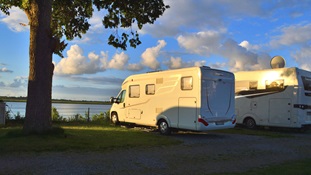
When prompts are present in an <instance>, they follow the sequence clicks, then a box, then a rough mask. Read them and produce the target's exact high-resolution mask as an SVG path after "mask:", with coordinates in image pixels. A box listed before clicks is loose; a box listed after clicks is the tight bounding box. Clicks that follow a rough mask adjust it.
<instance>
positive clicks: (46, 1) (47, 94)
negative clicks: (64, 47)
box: [23, 0, 54, 134]
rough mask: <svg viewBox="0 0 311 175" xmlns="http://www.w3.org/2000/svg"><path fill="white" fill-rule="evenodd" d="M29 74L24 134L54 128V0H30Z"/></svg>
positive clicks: (28, 9)
mask: <svg viewBox="0 0 311 175" xmlns="http://www.w3.org/2000/svg"><path fill="white" fill-rule="evenodd" d="M25 12H26V14H27V16H28V19H29V23H30V46H29V60H30V64H29V77H28V95H27V105H26V116H25V123H24V128H23V130H24V133H26V134H30V133H44V132H46V131H47V130H50V129H51V127H52V122H51V97H52V77H53V70H54V66H53V64H52V54H53V52H52V47H51V45H52V35H51V27H50V21H51V15H52V0H29V6H28V8H27V9H26V10H25Z"/></svg>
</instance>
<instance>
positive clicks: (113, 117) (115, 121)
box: [110, 112, 120, 125]
mask: <svg viewBox="0 0 311 175" xmlns="http://www.w3.org/2000/svg"><path fill="white" fill-rule="evenodd" d="M110 121H111V123H112V124H113V125H119V123H120V122H119V118H118V114H117V113H115V112H114V113H112V114H111V119H110Z"/></svg>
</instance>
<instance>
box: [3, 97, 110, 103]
mask: <svg viewBox="0 0 311 175" xmlns="http://www.w3.org/2000/svg"><path fill="white" fill-rule="evenodd" d="M1 101H4V102H26V101H27V97H7V96H0V102H1ZM52 103H70V104H103V105H110V104H111V103H110V102H109V101H87V100H66V99H52Z"/></svg>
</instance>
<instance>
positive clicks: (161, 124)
mask: <svg viewBox="0 0 311 175" xmlns="http://www.w3.org/2000/svg"><path fill="white" fill-rule="evenodd" d="M158 128H159V131H160V133H161V134H163V135H169V134H170V133H171V129H170V128H169V126H168V124H167V122H166V121H165V120H160V121H159V125H158Z"/></svg>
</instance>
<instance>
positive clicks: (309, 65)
mask: <svg viewBox="0 0 311 175" xmlns="http://www.w3.org/2000/svg"><path fill="white" fill-rule="evenodd" d="M310 55H311V46H305V47H302V48H301V49H300V50H299V51H297V52H296V53H293V54H292V55H291V56H292V57H293V58H294V59H295V60H296V62H297V63H298V64H299V67H300V68H301V69H305V70H309V71H311V60H310Z"/></svg>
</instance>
